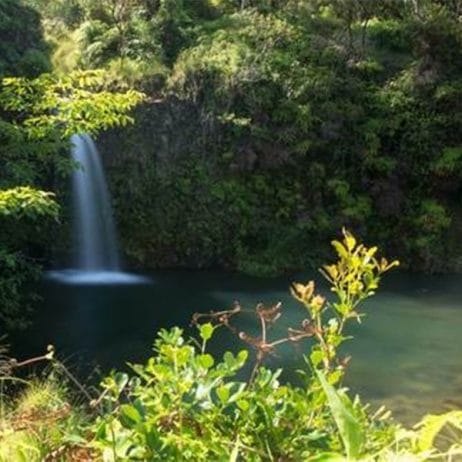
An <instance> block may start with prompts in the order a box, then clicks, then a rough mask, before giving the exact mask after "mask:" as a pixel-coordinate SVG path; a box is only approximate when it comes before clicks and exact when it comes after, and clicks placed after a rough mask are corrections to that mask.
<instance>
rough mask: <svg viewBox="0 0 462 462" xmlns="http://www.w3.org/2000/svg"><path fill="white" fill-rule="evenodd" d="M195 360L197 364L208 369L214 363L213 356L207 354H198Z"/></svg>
mask: <svg viewBox="0 0 462 462" xmlns="http://www.w3.org/2000/svg"><path fill="white" fill-rule="evenodd" d="M197 360H198V362H199V364H200V365H201V366H202V367H205V368H206V369H210V368H211V367H212V366H213V365H214V364H215V361H214V359H213V356H212V355H209V354H204V355H200V356H198V358H197Z"/></svg>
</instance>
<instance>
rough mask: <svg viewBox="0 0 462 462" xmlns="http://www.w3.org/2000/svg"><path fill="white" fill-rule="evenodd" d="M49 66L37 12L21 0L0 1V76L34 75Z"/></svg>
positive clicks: (49, 67)
mask: <svg viewBox="0 0 462 462" xmlns="http://www.w3.org/2000/svg"><path fill="white" fill-rule="evenodd" d="M50 70H51V64H50V60H49V57H48V47H47V45H46V43H45V41H44V39H43V34H42V28H41V24H40V15H39V14H38V13H37V12H36V11H35V10H34V9H32V8H30V7H28V6H27V5H25V4H24V2H22V1H18V0H2V2H1V3H0V77H3V76H11V75H22V76H25V77H36V76H38V75H39V74H41V73H42V72H48V71H50Z"/></svg>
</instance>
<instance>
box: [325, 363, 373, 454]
mask: <svg viewBox="0 0 462 462" xmlns="http://www.w3.org/2000/svg"><path fill="white" fill-rule="evenodd" d="M316 374H317V376H318V379H319V382H320V384H321V386H322V388H323V390H324V393H325V394H326V396H327V402H328V404H329V407H330V410H331V412H332V416H333V418H334V420H335V423H336V425H337V428H338V431H339V433H340V437H341V439H342V441H343V445H344V446H345V452H346V455H347V457H348V458H349V459H357V458H358V457H359V456H360V453H361V447H362V445H363V443H364V434H363V429H362V428H361V425H360V423H359V422H358V420H357V419H356V417H355V416H354V414H353V407H352V405H351V402H350V401H349V400H348V398H347V397H346V396H345V397H341V396H340V395H339V394H338V392H337V390H336V389H335V388H334V387H333V386H332V385H330V384H329V383H328V382H327V380H326V378H325V376H324V374H323V373H322V372H321V371H319V370H316Z"/></svg>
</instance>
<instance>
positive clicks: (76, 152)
mask: <svg viewBox="0 0 462 462" xmlns="http://www.w3.org/2000/svg"><path fill="white" fill-rule="evenodd" d="M71 143H72V147H71V156H72V159H73V160H74V161H75V162H76V164H77V168H76V169H75V170H74V172H73V174H72V199H73V241H74V248H75V251H74V267H73V269H71V270H61V271H52V272H50V273H49V275H50V276H51V277H52V278H53V279H58V280H60V281H62V282H66V283H79V284H80V283H85V284H86V283H90V284H93V283H96V284H98V283H140V282H148V281H149V280H148V279H147V278H144V277H142V276H138V275H134V274H129V273H124V272H122V271H121V266H120V259H119V251H118V246H117V237H116V228H115V224H114V218H113V214H112V207H111V200H110V195H109V191H108V188H107V184H106V178H105V175H104V170H103V166H102V163H101V159H100V155H99V152H98V149H97V148H96V146H95V143H94V142H93V140H92V139H91V137H90V136H89V135H85V134H83V135H73V136H72V137H71Z"/></svg>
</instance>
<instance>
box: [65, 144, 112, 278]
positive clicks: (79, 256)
mask: <svg viewBox="0 0 462 462" xmlns="http://www.w3.org/2000/svg"><path fill="white" fill-rule="evenodd" d="M71 142H72V148H71V156H72V159H73V160H74V161H75V162H77V164H78V168H77V169H76V170H75V171H74V172H73V177H72V184H73V202H74V223H73V226H74V241H75V246H76V261H75V263H76V268H78V269H80V270H84V271H98V270H106V271H119V270H120V262H119V255H118V248H117V238H116V232H115V226H114V219H113V216H112V207H111V203H110V196H109V192H108V189H107V184H106V178H105V176H104V171H103V167H102V164H101V159H100V155H99V153H98V150H97V148H96V146H95V143H94V142H93V140H92V139H91V137H90V136H88V135H73V136H72V137H71Z"/></svg>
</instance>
